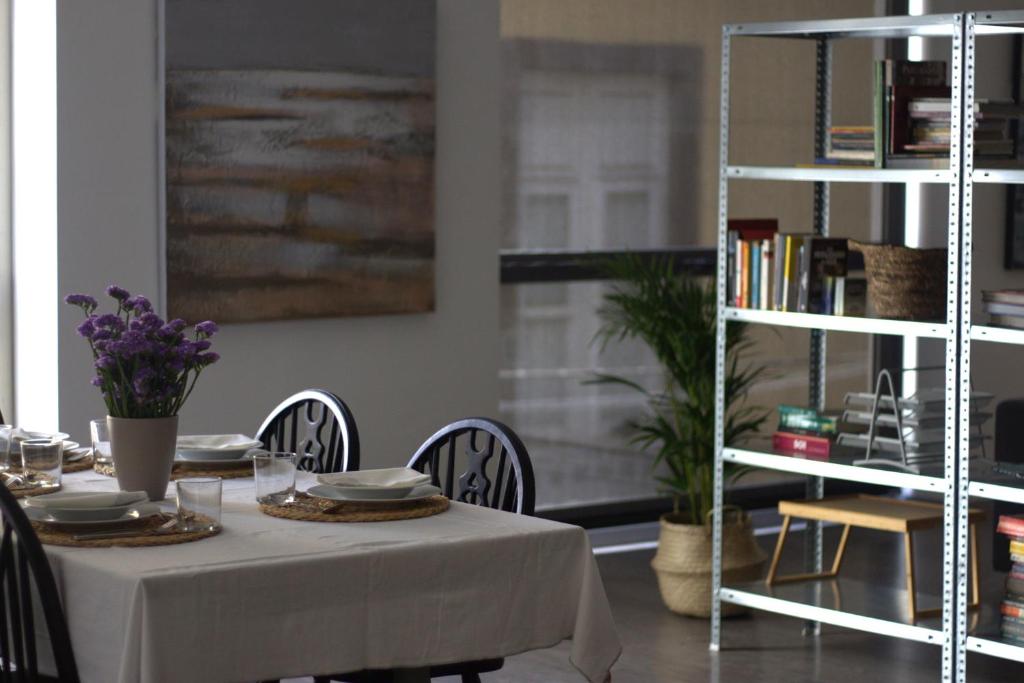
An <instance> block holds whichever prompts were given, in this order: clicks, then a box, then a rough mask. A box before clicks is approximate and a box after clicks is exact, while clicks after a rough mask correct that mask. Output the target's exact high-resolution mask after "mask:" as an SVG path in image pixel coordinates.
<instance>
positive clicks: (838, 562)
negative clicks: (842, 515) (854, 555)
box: [832, 524, 851, 576]
mask: <svg viewBox="0 0 1024 683" xmlns="http://www.w3.org/2000/svg"><path fill="white" fill-rule="evenodd" d="M850 528H851V527H850V525H849V524H847V525H846V526H844V527H843V535H842V536H840V537H839V547H838V548H836V559H834V560H833V561H832V576H838V575H839V568H840V567H841V566H842V564H843V554H844V553H845V552H846V541H848V540H849V538H850Z"/></svg>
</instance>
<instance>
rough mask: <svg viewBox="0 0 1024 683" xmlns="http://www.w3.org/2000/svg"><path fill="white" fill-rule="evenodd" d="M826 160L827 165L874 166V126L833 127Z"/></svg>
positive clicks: (830, 131) (830, 130)
mask: <svg viewBox="0 0 1024 683" xmlns="http://www.w3.org/2000/svg"><path fill="white" fill-rule="evenodd" d="M824 160H825V161H826V162H827V163H832V164H845V165H852V166H857V165H864V166H871V165H872V164H874V163H875V128H874V126H832V128H830V129H829V146H828V150H827V151H826V152H825V159H824Z"/></svg>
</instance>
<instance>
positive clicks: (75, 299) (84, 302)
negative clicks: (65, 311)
mask: <svg viewBox="0 0 1024 683" xmlns="http://www.w3.org/2000/svg"><path fill="white" fill-rule="evenodd" d="M64 303H66V304H71V305H72V306H79V307H81V308H83V309H84V310H86V311H89V312H92V311H94V310H96V306H97V303H96V299H94V298H92V297H91V296H89V295H88V294H68V295H67V296H66V297H64Z"/></svg>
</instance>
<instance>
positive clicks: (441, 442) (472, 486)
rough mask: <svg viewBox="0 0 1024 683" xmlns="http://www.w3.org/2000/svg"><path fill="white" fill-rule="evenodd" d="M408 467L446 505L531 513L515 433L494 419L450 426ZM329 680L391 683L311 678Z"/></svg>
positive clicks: (379, 678)
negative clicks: (438, 490) (444, 498)
mask: <svg viewBox="0 0 1024 683" xmlns="http://www.w3.org/2000/svg"><path fill="white" fill-rule="evenodd" d="M460 444H461V445H462V451H461V453H460V450H459V447H460ZM408 467H410V468H412V469H414V470H418V471H420V472H426V473H429V474H430V475H431V480H432V482H433V484H434V485H435V486H439V487H441V490H442V491H443V492H444V494H445V495H446V496H448V497H449V498H451V499H452V500H458V501H461V502H463V503H471V504H474V505H484V506H486V507H490V508H494V509H496V510H504V511H506V512H515V513H518V514H522V515H532V514H533V506H534V489H535V484H534V479H533V466H532V465H531V464H530V455H529V453H527V452H526V446H524V445H523V442H522V440H520V438H519V437H518V436H517V435H516V433H515V432H514V431H512V429H511V428H510V427H508V426H506V425H503V424H502V423H500V422H498V421H496V420H491V419H489V418H486V417H470V418H466V419H464V420H459V421H457V422H452V423H451V424H450V425H448V426H446V427H443V428H442V429H440V430H438V431H437V432H435V433H434V435H433V436H431V437H430V438H429V439H427V440H426V441H425V442H424V443H423V445H422V446H420V447H419V449H418V450H417V451H416V454H415V455H413V456H412V459H411V460H410V461H409V465H408ZM459 470H461V472H459V473H458V474H457V471H459ZM504 665H505V660H504V659H502V658H496V659H480V660H475V661H472V662H456V663H454V664H440V665H437V666H432V667H430V677H431V678H441V677H443V676H461V677H462V681H463V683H480V674H482V673H487V672H489V671H497V670H498V669H500V668H501V667H502V666H504ZM332 680H334V681H343V682H344V683H392V681H394V672H392V671H360V672H359V673H354V674H343V675H334V676H330V677H327V676H317V677H315V678H314V681H316V683H326V682H327V681H332Z"/></svg>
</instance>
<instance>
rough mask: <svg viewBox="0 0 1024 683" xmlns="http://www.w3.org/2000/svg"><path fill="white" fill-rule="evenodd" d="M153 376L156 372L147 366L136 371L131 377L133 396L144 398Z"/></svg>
mask: <svg viewBox="0 0 1024 683" xmlns="http://www.w3.org/2000/svg"><path fill="white" fill-rule="evenodd" d="M155 376H156V372H154V371H153V368H151V367H149V366H143V367H141V368H139V369H138V370H136V371H135V376H134V377H132V389H133V390H134V391H135V395H136V396H138V397H140V398H141V397H144V396H146V395H147V394H148V393H149V387H150V383H151V382H152V381H153V378H154V377H155Z"/></svg>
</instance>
